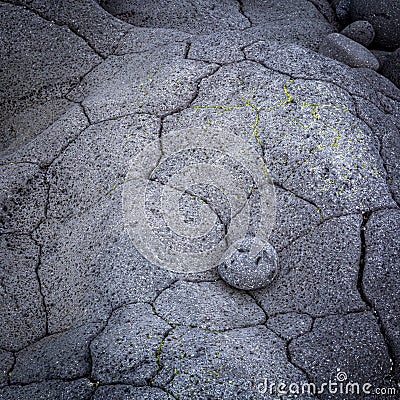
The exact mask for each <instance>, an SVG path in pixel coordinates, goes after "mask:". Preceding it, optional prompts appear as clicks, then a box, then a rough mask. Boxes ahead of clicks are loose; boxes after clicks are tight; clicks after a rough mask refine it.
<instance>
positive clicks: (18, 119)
mask: <svg viewBox="0 0 400 400" xmlns="http://www.w3.org/2000/svg"><path fill="white" fill-rule="evenodd" d="M0 37H1V42H0V43H1V51H0V55H1V56H0V70H1V71H2V72H1V76H0V87H1V90H0V115H1V117H0V123H1V125H2V135H1V139H0V152H2V151H7V152H12V151H15V150H16V149H17V148H18V146H19V145H21V143H23V142H26V141H28V140H29V139H32V138H33V137H34V136H36V135H37V134H39V133H40V132H41V131H43V130H44V129H46V128H47V127H48V126H50V125H51V124H52V123H53V122H54V121H56V120H57V119H58V118H59V117H60V116H61V115H62V114H64V112H65V111H66V110H67V109H68V107H69V106H70V105H71V103H70V102H69V101H68V100H66V99H65V95H66V94H67V92H68V91H69V90H70V89H71V88H72V87H73V86H74V85H75V84H77V83H78V82H79V80H80V78H81V77H82V76H83V75H84V74H86V73H87V72H88V71H89V70H90V69H91V68H93V66H94V65H96V64H98V63H99V62H100V61H101V58H100V57H99V56H98V55H96V54H95V53H94V51H93V50H92V49H91V48H90V47H89V46H88V44H87V43H86V42H85V41H84V40H82V39H81V38H80V37H78V36H76V35H74V33H73V32H71V31H70V30H69V29H68V28H66V27H65V26H58V25H56V24H54V23H52V24H51V23H49V22H48V21H46V20H45V19H43V18H41V17H40V16H38V15H37V14H36V13H34V12H31V11H29V10H27V9H25V8H23V7H18V6H14V5H11V4H4V3H2V4H1V7H0Z"/></svg>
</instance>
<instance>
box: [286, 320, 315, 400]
mask: <svg viewBox="0 0 400 400" xmlns="http://www.w3.org/2000/svg"><path fill="white" fill-rule="evenodd" d="M312 329H313V325H312V326H311V329H310V331H309V332H306V334H307V333H310V332H312ZM293 340H294V339H289V340H288V341H286V342H285V351H286V358H287V360H288V362H289V363H290V364H292V365H293V367H295V368H296V369H298V370H299V371H301V372H302V373H303V374H304V376H305V377H306V379H307V382H308V383H309V384H312V383H314V380H313V379H311V376H310V374H309V373H308V371H306V370H305V369H304V368H303V367H301V366H300V365H298V364H296V363H295V362H294V361H293V359H292V354H291V353H290V345H291V343H292V342H293ZM313 395H314V398H316V399H319V396H318V395H317V394H313Z"/></svg>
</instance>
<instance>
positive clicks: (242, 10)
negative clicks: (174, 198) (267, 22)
mask: <svg viewBox="0 0 400 400" xmlns="http://www.w3.org/2000/svg"><path fill="white" fill-rule="evenodd" d="M238 3H239V12H240V14H242V15H243V17H244V18H245V19H247V21H248V22H249V24H250V26H249V27H248V28H251V27H252V26H253V22H252V20H251V19H250V17H249V16H248V15H246V13H245V12H244V4H243V0H238Z"/></svg>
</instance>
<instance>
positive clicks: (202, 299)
mask: <svg viewBox="0 0 400 400" xmlns="http://www.w3.org/2000/svg"><path fill="white" fill-rule="evenodd" d="M155 308H156V310H157V313H159V315H161V316H162V317H163V318H164V319H165V320H166V321H168V322H170V323H172V324H183V325H187V326H196V327H201V328H208V329H215V330H224V329H234V328H239V327H243V326H248V325H257V324H262V323H264V322H265V315H264V312H263V311H262V310H261V308H260V307H258V306H257V304H256V303H255V302H254V300H253V299H252V298H251V297H250V296H248V295H247V294H244V293H242V292H239V291H237V290H235V289H232V288H230V287H228V286H227V285H226V284H224V283H222V282H215V283H214V282H202V283H198V284H195V283H192V282H178V283H176V284H175V285H173V286H171V287H170V288H168V289H166V290H165V291H164V292H162V293H161V295H160V296H159V297H158V298H157V300H156V302H155Z"/></svg>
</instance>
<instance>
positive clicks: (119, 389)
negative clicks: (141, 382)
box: [92, 385, 174, 400]
mask: <svg viewBox="0 0 400 400" xmlns="http://www.w3.org/2000/svg"><path fill="white" fill-rule="evenodd" d="M110 399H118V400H132V399H140V400H173V399H174V397H172V396H171V395H169V394H167V393H166V392H164V391H163V390H161V389H159V388H153V387H134V386H130V385H105V386H100V387H99V388H98V389H97V390H96V393H95V394H94V396H93V399H92V400H110Z"/></svg>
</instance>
